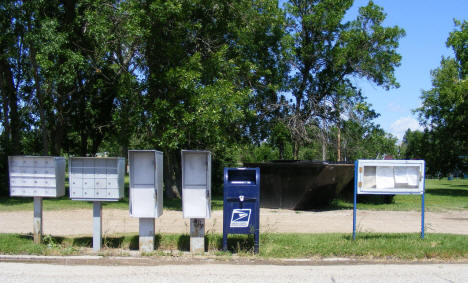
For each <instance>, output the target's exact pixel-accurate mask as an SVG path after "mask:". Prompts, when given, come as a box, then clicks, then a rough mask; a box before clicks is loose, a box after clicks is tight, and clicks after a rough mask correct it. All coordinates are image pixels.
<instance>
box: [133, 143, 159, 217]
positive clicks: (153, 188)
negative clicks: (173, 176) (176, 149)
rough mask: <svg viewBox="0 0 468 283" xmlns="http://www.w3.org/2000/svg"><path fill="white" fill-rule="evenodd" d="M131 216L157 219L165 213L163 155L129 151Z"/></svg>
mask: <svg viewBox="0 0 468 283" xmlns="http://www.w3.org/2000/svg"><path fill="white" fill-rule="evenodd" d="M128 165H129V168H130V204H129V208H130V215H131V216H133V217H141V218H157V217H159V216H161V215H162V213H163V153H162V152H160V151H156V150H129V151H128Z"/></svg>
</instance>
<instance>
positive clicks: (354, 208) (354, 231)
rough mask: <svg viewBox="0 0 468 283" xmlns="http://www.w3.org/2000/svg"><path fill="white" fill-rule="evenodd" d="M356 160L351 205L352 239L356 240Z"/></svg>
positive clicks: (357, 168) (356, 162) (357, 169)
mask: <svg viewBox="0 0 468 283" xmlns="http://www.w3.org/2000/svg"><path fill="white" fill-rule="evenodd" d="M358 171H359V166H358V161H357V160H356V161H355V162H354V201H353V202H354V206H353V240H356V202H357V201H356V200H357V196H356V195H357V179H358Z"/></svg>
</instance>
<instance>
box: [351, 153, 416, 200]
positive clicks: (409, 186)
mask: <svg viewBox="0 0 468 283" xmlns="http://www.w3.org/2000/svg"><path fill="white" fill-rule="evenodd" d="M424 167H425V162H424V160H358V161H357V168H356V170H357V172H356V177H357V180H356V181H357V183H356V184H357V193H358V194H423V192H424Z"/></svg>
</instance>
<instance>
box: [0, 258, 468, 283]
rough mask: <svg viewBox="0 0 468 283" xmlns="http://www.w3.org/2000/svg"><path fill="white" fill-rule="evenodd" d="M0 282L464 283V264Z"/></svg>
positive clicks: (24, 273) (27, 272) (48, 272)
mask: <svg viewBox="0 0 468 283" xmlns="http://www.w3.org/2000/svg"><path fill="white" fill-rule="evenodd" d="M0 282H47V283H52V282H67V283H72V282H80V283H81V282H177V283H182V282H223V283H226V282H236V283H238V282H268V283H271V282H468V264H401V265H400V264H375V265H325V266H310V265H295V266H294V265H293V266H284V265H236V264H194V265H157V266H128V265H122V266H98V265H56V264H36V263H7V262H0Z"/></svg>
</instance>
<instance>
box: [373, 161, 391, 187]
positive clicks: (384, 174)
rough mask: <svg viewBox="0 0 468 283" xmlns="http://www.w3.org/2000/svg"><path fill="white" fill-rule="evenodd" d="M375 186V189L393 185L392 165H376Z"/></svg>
mask: <svg viewBox="0 0 468 283" xmlns="http://www.w3.org/2000/svg"><path fill="white" fill-rule="evenodd" d="M376 187H377V189H391V188H394V187H395V179H394V176H393V167H389V166H377V169H376Z"/></svg>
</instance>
